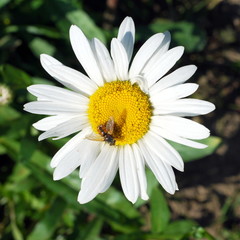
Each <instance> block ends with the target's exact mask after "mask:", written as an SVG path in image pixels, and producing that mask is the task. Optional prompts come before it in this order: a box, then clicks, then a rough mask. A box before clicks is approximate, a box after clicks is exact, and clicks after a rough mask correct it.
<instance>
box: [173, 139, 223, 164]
mask: <svg viewBox="0 0 240 240" xmlns="http://www.w3.org/2000/svg"><path fill="white" fill-rule="evenodd" d="M169 142H170V141H169ZM198 142H200V143H203V144H206V145H208V147H207V148H204V149H196V148H191V147H187V146H184V145H181V144H178V143H175V142H170V144H171V145H172V146H173V147H174V148H175V149H176V150H177V151H178V152H179V153H180V155H181V156H182V158H183V160H184V162H190V161H193V160H197V159H200V158H203V157H206V156H208V155H211V154H212V153H214V152H215V151H216V149H217V148H218V147H219V146H220V144H221V142H222V139H221V138H219V137H214V136H211V137H209V138H206V139H204V140H201V141H198Z"/></svg>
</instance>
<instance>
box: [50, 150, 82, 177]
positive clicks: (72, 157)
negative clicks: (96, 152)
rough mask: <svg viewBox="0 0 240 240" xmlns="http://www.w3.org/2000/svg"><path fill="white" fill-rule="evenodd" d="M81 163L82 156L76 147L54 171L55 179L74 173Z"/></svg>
mask: <svg viewBox="0 0 240 240" xmlns="http://www.w3.org/2000/svg"><path fill="white" fill-rule="evenodd" d="M80 164H81V156H80V155H79V152H77V151H76V149H72V150H71V151H69V152H68V153H67V154H66V155H65V156H64V158H63V159H61V161H60V162H59V164H58V165H57V167H56V168H55V170H54V172H53V179H54V180H59V179H62V178H64V177H66V176H68V175H69V174H70V173H72V172H73V171H74V170H75V169H76V168H77V167H78V166H79V165H80Z"/></svg>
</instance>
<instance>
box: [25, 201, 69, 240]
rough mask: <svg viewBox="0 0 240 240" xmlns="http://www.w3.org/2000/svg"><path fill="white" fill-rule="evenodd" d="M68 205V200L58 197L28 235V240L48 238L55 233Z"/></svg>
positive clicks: (44, 239) (45, 239)
mask: <svg viewBox="0 0 240 240" xmlns="http://www.w3.org/2000/svg"><path fill="white" fill-rule="evenodd" d="M66 207H67V204H66V202H65V201H64V200H63V199H61V198H57V199H56V200H55V201H54V202H53V203H52V205H51V208H50V209H48V210H47V211H46V213H45V215H44V217H43V219H41V220H40V221H39V222H38V223H37V224H36V226H35V227H34V229H33V231H32V232H31V233H30V235H29V236H28V237H27V240H47V239H49V238H50V237H51V236H52V234H53V233H54V231H55V229H56V227H57V224H58V223H59V222H60V221H61V216H62V214H63V212H64V210H65V208H66Z"/></svg>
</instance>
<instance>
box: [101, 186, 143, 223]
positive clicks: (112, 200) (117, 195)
mask: <svg viewBox="0 0 240 240" xmlns="http://www.w3.org/2000/svg"><path fill="white" fill-rule="evenodd" d="M98 198H99V199H101V200H102V201H104V202H105V203H106V204H107V205H109V206H111V207H112V208H114V209H117V210H118V211H120V212H122V213H123V214H125V215H126V216H127V217H129V218H136V217H140V214H139V212H138V211H137V210H136V209H135V208H133V205H132V204H131V203H130V202H129V201H128V200H127V199H126V197H125V196H124V195H123V193H122V191H118V190H117V189H115V188H114V187H110V188H109V189H108V190H107V191H106V192H105V193H104V194H100V195H99V197H98Z"/></svg>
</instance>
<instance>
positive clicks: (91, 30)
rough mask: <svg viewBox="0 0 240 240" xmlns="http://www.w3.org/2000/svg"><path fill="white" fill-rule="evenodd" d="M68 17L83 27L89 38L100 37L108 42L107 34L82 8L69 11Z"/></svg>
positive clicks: (73, 22)
mask: <svg viewBox="0 0 240 240" xmlns="http://www.w3.org/2000/svg"><path fill="white" fill-rule="evenodd" d="M66 18H67V19H68V20H69V21H70V22H71V23H72V24H75V25H77V26H78V27H80V28H81V30H82V31H83V32H84V34H85V35H86V36H87V37H88V38H94V37H95V38H98V39H100V40H101V41H102V42H103V43H106V38H105V35H104V34H103V32H102V30H101V29H100V28H99V27H97V26H96V24H95V23H94V21H93V20H92V19H91V18H90V17H89V16H88V14H86V13H85V12H84V11H82V10H74V11H71V12H68V13H67V15H66Z"/></svg>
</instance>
